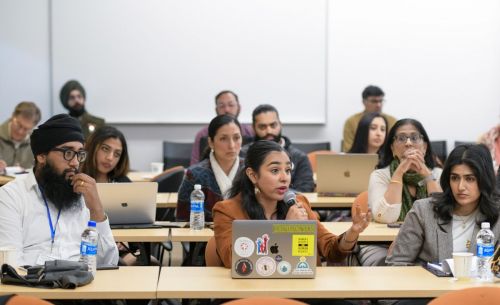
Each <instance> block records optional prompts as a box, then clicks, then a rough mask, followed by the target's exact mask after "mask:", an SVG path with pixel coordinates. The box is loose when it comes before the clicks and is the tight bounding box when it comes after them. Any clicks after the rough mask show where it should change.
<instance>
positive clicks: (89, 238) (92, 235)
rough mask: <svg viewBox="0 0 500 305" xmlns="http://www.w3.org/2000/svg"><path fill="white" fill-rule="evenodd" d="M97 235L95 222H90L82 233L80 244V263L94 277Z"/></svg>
mask: <svg viewBox="0 0 500 305" xmlns="http://www.w3.org/2000/svg"><path fill="white" fill-rule="evenodd" d="M98 238H99V233H97V229H96V223H95V221H92V220H90V221H89V222H88V226H87V228H86V229H85V230H84V231H83V233H82V242H81V243H80V262H83V263H85V264H87V266H89V271H90V272H92V275H93V276H94V277H95V273H96V270H97V241H98Z"/></svg>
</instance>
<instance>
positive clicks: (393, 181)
mask: <svg viewBox="0 0 500 305" xmlns="http://www.w3.org/2000/svg"><path fill="white" fill-rule="evenodd" d="M391 183H397V184H401V185H403V182H401V181H399V180H391Z"/></svg>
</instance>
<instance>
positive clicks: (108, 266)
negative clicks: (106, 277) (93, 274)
mask: <svg viewBox="0 0 500 305" xmlns="http://www.w3.org/2000/svg"><path fill="white" fill-rule="evenodd" d="M119 268H120V267H118V266H117V265H111V264H103V265H97V270H115V269H119Z"/></svg>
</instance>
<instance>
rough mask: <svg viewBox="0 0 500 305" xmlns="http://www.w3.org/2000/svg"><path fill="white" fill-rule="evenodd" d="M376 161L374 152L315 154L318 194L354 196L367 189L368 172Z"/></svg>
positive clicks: (376, 157)
mask: <svg viewBox="0 0 500 305" xmlns="http://www.w3.org/2000/svg"><path fill="white" fill-rule="evenodd" d="M377 162H378V155H376V154H336V155H317V156H316V164H317V169H316V191H317V192H318V195H319V196H327V197H329V196H330V197H331V196H342V197H354V196H357V195H358V194H359V193H361V192H363V191H366V190H368V181H369V180H370V174H371V173H372V172H373V171H374V170H375V166H376V165H377Z"/></svg>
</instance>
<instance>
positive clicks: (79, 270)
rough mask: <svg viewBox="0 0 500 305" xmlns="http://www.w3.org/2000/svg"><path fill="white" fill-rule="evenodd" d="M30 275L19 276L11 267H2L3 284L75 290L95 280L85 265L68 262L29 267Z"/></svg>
mask: <svg viewBox="0 0 500 305" xmlns="http://www.w3.org/2000/svg"><path fill="white" fill-rule="evenodd" d="M27 270H28V274H27V275H25V276H22V275H19V274H18V273H17V271H16V269H15V268H14V267H12V266H10V265H7V264H4V265H2V284H11V285H20V286H29V287H40V288H63V289H75V288H76V287H79V286H84V285H87V284H88V283H90V282H92V281H93V280H94V277H93V276H92V273H91V272H90V271H88V266H87V265H86V264H85V263H81V262H73V261H66V260H55V261H46V262H45V266H33V267H29V268H28V269H27Z"/></svg>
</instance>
